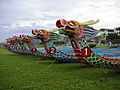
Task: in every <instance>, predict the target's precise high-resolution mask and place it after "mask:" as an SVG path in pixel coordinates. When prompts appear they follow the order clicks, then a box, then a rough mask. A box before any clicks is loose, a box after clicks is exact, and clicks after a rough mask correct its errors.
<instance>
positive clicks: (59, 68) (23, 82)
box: [0, 49, 120, 90]
mask: <svg viewBox="0 0 120 90" xmlns="http://www.w3.org/2000/svg"><path fill="white" fill-rule="evenodd" d="M53 62H54V61H53V60H40V59H38V57H35V56H29V55H20V54H16V53H11V52H9V51H7V50H5V49H0V90H76V89H78V90H120V71H114V70H108V69H101V68H96V67H92V66H88V65H85V64H81V63H58V62H54V63H53Z"/></svg>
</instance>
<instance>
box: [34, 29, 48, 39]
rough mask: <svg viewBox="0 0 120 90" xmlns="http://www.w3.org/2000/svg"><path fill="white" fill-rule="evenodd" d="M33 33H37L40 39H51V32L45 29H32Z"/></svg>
mask: <svg viewBox="0 0 120 90" xmlns="http://www.w3.org/2000/svg"><path fill="white" fill-rule="evenodd" d="M32 34H33V35H35V36H36V37H37V38H38V39H41V40H43V41H48V40H49V39H50V33H48V32H47V31H46V30H44V29H41V30H37V29H34V30H32Z"/></svg>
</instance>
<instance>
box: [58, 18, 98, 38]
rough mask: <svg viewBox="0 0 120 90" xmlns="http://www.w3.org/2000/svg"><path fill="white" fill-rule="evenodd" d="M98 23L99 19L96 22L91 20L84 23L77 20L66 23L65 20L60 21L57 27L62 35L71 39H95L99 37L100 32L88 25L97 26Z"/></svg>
mask: <svg viewBox="0 0 120 90" xmlns="http://www.w3.org/2000/svg"><path fill="white" fill-rule="evenodd" d="M97 22H99V19H97V20H96V21H93V20H89V21H87V22H83V23H79V22H77V21H75V20H71V21H66V20H65V19H59V20H58V21H57V22H56V26H57V27H58V28H59V31H60V33H61V34H65V35H68V36H69V37H74V38H80V37H82V36H83V37H86V36H88V37H94V36H96V35H97V33H98V30H96V29H94V28H92V27H91V26H88V25H92V24H96V23H97Z"/></svg>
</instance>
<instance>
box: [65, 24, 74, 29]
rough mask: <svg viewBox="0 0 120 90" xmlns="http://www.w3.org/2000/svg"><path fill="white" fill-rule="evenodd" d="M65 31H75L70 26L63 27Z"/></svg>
mask: <svg viewBox="0 0 120 90" xmlns="http://www.w3.org/2000/svg"><path fill="white" fill-rule="evenodd" d="M65 29H66V30H75V29H74V28H73V27H71V26H69V25H67V26H66V27H65Z"/></svg>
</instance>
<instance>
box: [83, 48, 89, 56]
mask: <svg viewBox="0 0 120 90" xmlns="http://www.w3.org/2000/svg"><path fill="white" fill-rule="evenodd" d="M90 54H91V50H90V48H83V49H82V55H83V56H84V57H87V56H90Z"/></svg>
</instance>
